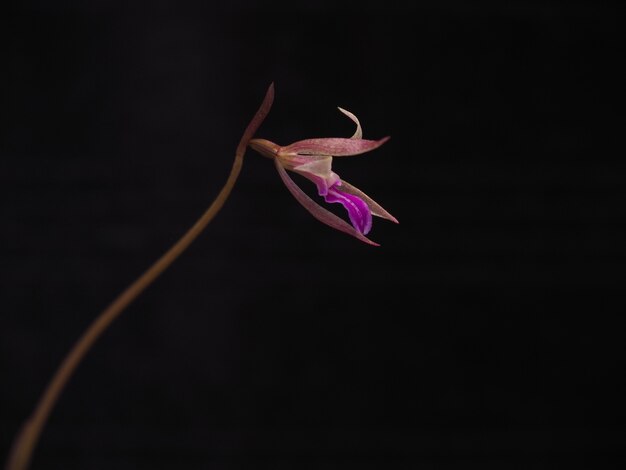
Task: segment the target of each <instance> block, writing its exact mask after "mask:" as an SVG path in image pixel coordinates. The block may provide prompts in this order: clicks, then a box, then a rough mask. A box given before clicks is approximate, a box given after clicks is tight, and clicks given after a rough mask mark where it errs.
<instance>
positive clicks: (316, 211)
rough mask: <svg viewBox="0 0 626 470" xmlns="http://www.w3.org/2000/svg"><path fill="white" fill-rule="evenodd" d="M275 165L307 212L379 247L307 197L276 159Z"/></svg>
mask: <svg viewBox="0 0 626 470" xmlns="http://www.w3.org/2000/svg"><path fill="white" fill-rule="evenodd" d="M274 163H275V165H276V169H277V170H278V174H279V175H280V178H281V179H282V180H283V183H285V186H287V189H288V190H289V192H290V193H291V194H292V196H293V197H295V198H296V200H297V201H298V202H299V203H300V204H302V205H303V206H304V208H305V209H306V210H308V211H309V212H310V213H311V215H312V216H313V217H315V218H316V219H317V220H319V221H320V222H322V223H324V224H326V225H328V226H330V227H332V228H334V229H336V230H339V231H341V232H344V233H347V234H348V235H352V236H353V237H355V238H358V239H359V240H361V241H362V242H365V243H368V244H369V245H374V246H379V245H378V243H376V242H373V241H372V240H370V239H369V238H367V237H366V236H365V235H363V234H362V233H361V232H359V231H358V230H356V229H355V228H354V227H352V226H351V225H350V224H349V223H347V222H346V221H345V220H343V219H341V218H339V217H337V216H336V215H335V214H333V213H332V212H330V211H328V210H326V209H324V208H323V207H322V206H320V205H319V204H317V203H316V202H315V201H313V199H311V198H310V197H309V196H307V195H306V194H305V193H304V191H302V190H301V189H300V188H299V187H298V185H297V184H296V183H295V182H294V181H293V180H292V179H291V177H290V176H289V175H288V174H287V171H286V170H285V169H284V168H283V167H282V165H281V164H280V161H279V160H278V159H274Z"/></svg>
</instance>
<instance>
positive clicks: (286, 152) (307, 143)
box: [279, 137, 389, 157]
mask: <svg viewBox="0 0 626 470" xmlns="http://www.w3.org/2000/svg"><path fill="white" fill-rule="evenodd" d="M388 140H389V137H384V138H382V139H380V140H367V139H345V138H341V137H330V138H320V139H305V140H299V141H298V142H294V143H293V144H291V145H288V146H286V147H282V148H281V149H280V152H279V156H285V157H289V156H294V155H329V156H333V157H347V156H350V155H359V154H361V153H365V152H369V151H371V150H374V149H377V148H378V147H380V146H381V145H383V144H384V143H385V142H387V141H388Z"/></svg>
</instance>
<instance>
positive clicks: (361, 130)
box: [337, 106, 363, 139]
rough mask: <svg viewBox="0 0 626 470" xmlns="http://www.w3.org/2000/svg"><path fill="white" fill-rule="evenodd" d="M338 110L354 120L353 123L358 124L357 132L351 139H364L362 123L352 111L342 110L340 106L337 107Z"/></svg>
mask: <svg viewBox="0 0 626 470" xmlns="http://www.w3.org/2000/svg"><path fill="white" fill-rule="evenodd" d="M337 109H339V111H341V112H342V113H343V114H345V115H346V116H348V117H349V118H350V119H352V121H353V122H354V123H355V124H356V131H355V132H354V134H353V135H352V137H350V138H351V139H362V138H363V129H362V128H361V123H360V122H359V119H358V118H357V117H356V116H355V115H354V114H352V113H351V112H350V111H348V110H347V109H343V108H340V107H339V106H337Z"/></svg>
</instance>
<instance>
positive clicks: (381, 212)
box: [340, 180, 399, 224]
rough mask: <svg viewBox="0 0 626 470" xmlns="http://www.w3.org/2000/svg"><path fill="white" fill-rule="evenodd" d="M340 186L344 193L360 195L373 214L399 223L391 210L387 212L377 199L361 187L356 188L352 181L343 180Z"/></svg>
mask: <svg viewBox="0 0 626 470" xmlns="http://www.w3.org/2000/svg"><path fill="white" fill-rule="evenodd" d="M340 187H341V190H342V191H343V192H344V193H348V194H353V195H355V196H358V197H359V198H361V199H362V200H363V201H364V202H365V204H367V207H369V209H370V212H371V213H372V215H375V216H376V217H381V218H383V219H387V220H390V221H392V222H395V223H396V224H397V223H399V222H398V219H396V218H395V217H394V216H393V215H391V214H390V213H389V212H387V211H386V210H385V209H383V208H382V207H381V205H380V204H378V203H377V202H376V201H374V200H373V199H372V198H371V197H369V196H368V195H367V194H365V193H364V192H363V191H361V190H360V189H359V188H356V187H354V186H352V185H351V184H350V183H348V182H347V181H344V180H341V186H340Z"/></svg>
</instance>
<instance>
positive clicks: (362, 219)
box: [250, 108, 398, 246]
mask: <svg viewBox="0 0 626 470" xmlns="http://www.w3.org/2000/svg"><path fill="white" fill-rule="evenodd" d="M339 111H341V112H342V113H343V114H345V115H346V116H348V117H349V118H350V119H351V120H352V121H353V122H354V123H355V124H356V131H355V133H354V135H353V136H352V137H351V138H349V139H347V138H318V139H306V140H300V141H298V142H294V143H293V144H291V145H287V146H286V147H281V146H280V145H277V144H275V143H273V142H270V141H269V140H265V139H252V140H251V141H250V147H252V148H253V149H254V150H256V151H257V152H259V153H260V154H261V155H263V156H265V157H269V158H272V159H274V164H275V165H276V169H277V170H278V174H279V175H280V177H281V179H282V180H283V183H285V186H287V189H288V190H289V192H291V194H292V195H293V197H295V198H296V200H297V201H298V202H299V203H300V204H302V205H303V206H304V208H305V209H306V210H308V211H309V212H310V213H311V214H312V215H313V217H315V218H316V219H318V220H319V221H320V222H323V223H325V224H326V225H329V226H330V227H332V228H334V229H337V230H340V231H342V232H345V233H347V234H349V235H352V236H353V237H356V238H358V239H359V240H361V241H363V242H365V243H369V244H370V245H375V246H378V243H376V242H373V241H372V240H370V239H369V238H367V237H366V236H365V235H367V233H368V232H369V231H370V229H371V228H372V216H373V215H374V216H377V217H381V218H383V219H387V220H390V221H392V222H395V223H398V220H397V219H396V218H395V217H394V216H392V215H391V214H390V213H389V212H387V211H386V210H385V209H383V208H382V207H381V206H380V205H379V204H378V203H377V202H376V201H374V200H373V199H372V198H370V197H369V196H368V195H366V194H365V193H364V192H363V191H361V190H360V189H358V188H356V187H354V186H352V185H351V184H350V183H348V182H347V181H344V180H342V179H341V178H340V177H339V175H337V173H335V172H333V171H332V169H331V166H332V161H333V157H347V156H350V155H360V154H362V153H365V152H369V151H371V150H374V149H377V148H378V147H380V146H381V145H383V144H384V143H385V142H387V140H389V137H384V138H382V139H380V140H366V139H363V138H362V136H363V130H362V128H361V124H360V122H359V120H358V119H357V117H356V116H355V115H354V114H352V113H351V112H350V111H347V110H345V109H342V108H339ZM286 170H289V171H293V172H295V173H298V174H300V175H302V176H304V177H305V178H307V179H309V180H311V181H312V182H313V183H315V185H316V186H317V192H318V194H319V195H320V196H322V197H323V198H324V200H325V201H326V202H329V203H339V204H341V205H343V207H344V208H345V209H346V210H347V212H348V217H349V219H350V222H351V223H352V225H350V224H348V223H347V222H346V221H344V220H343V219H341V218H340V217H338V216H336V215H335V214H333V213H332V212H330V211H329V210H327V209H325V208H323V207H322V206H320V205H319V204H318V203H316V202H315V201H314V200H313V199H311V198H310V197H309V196H308V195H307V194H306V193H305V192H304V191H302V189H300V187H299V186H298V185H297V184H296V183H295V182H294V181H293V179H291V177H290V176H289V174H288V173H287V171H286Z"/></svg>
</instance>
